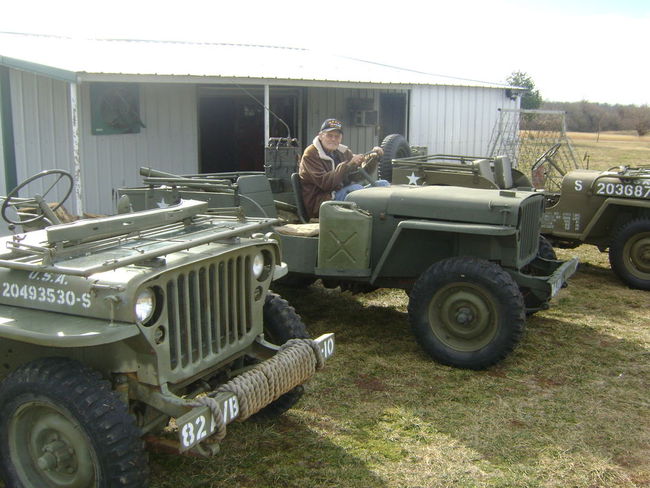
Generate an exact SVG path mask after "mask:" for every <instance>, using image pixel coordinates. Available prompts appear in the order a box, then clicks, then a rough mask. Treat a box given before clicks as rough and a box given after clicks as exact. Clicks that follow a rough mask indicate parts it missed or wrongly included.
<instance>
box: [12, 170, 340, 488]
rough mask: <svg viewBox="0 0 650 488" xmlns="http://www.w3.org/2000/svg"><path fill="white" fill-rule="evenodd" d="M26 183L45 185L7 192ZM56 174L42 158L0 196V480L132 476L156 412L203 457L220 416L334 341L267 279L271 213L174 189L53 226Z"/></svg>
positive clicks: (263, 393) (241, 407)
mask: <svg viewBox="0 0 650 488" xmlns="http://www.w3.org/2000/svg"><path fill="white" fill-rule="evenodd" d="M44 180H47V182H45V183H43V181H44ZM39 183H42V186H41V188H46V191H45V193H44V194H43V195H38V194H37V195H35V196H34V197H32V198H20V197H18V193H19V191H20V190H24V189H25V187H27V186H30V185H37V184H39ZM65 184H67V185H68V186H69V189H68V191H67V193H66V192H62V194H64V195H69V194H70V189H71V186H72V178H71V176H70V175H69V174H68V173H66V172H64V171H60V170H49V171H44V172H42V173H39V174H38V175H37V176H35V177H33V178H30V179H29V180H26V181H25V182H23V183H22V184H20V185H19V186H18V187H17V188H16V189H15V190H14V191H12V192H11V193H10V194H9V195H8V196H7V197H6V198H5V199H4V202H3V204H2V216H3V218H5V219H6V220H7V221H8V222H9V223H10V224H11V225H12V226H15V227H14V231H15V233H14V234H13V235H11V236H7V237H3V238H1V239H2V246H1V248H2V249H1V250H0V354H1V356H2V373H1V374H0V378H1V383H0V475H1V476H2V479H3V480H4V482H5V483H6V486H7V487H12V488H14V487H24V488H37V487H38V488H46V487H47V488H52V487H54V488H63V487H78V488H95V487H99V488H109V487H111V488H113V487H144V486H147V478H148V466H147V465H148V463H147V456H146V452H145V450H144V442H143V440H144V439H146V440H147V441H149V442H152V443H153V444H156V443H157V442H162V441H161V440H160V439H159V437H157V434H158V433H160V432H162V430H163V429H164V428H165V427H168V425H170V426H171V427H170V428H172V427H173V426H174V425H175V428H176V434H175V440H174V439H164V444H165V445H166V446H169V445H170V444H171V445H173V446H175V447H176V448H177V449H178V450H179V451H181V452H194V453H196V454H199V455H205V456H208V455H213V454H216V453H217V452H218V448H219V441H220V440H221V439H223V438H224V436H225V434H226V426H227V424H228V423H230V422H232V421H234V420H237V421H242V420H245V419H247V418H249V417H251V416H253V415H256V416H274V415H278V414H281V413H283V412H284V411H286V410H287V409H289V408H290V407H291V406H292V405H294V403H295V402H296V401H297V400H298V399H299V397H300V396H301V394H302V392H303V387H302V386H301V385H302V384H303V383H304V382H305V381H306V380H308V379H309V378H310V377H311V376H312V375H313V374H314V373H315V372H316V371H317V370H319V369H320V368H322V366H323V364H324V361H325V360H326V359H327V358H328V357H329V356H331V354H332V353H333V351H334V338H333V335H332V334H325V335H322V336H321V337H319V338H317V339H315V340H311V339H309V338H308V334H307V331H306V329H305V326H304V324H303V323H302V321H301V319H300V317H299V316H298V315H297V314H296V312H295V310H294V309H293V308H292V307H291V306H290V305H289V304H288V303H287V302H286V301H285V300H283V299H282V298H280V296H278V295H276V294H274V293H272V292H271V291H270V287H271V285H272V283H273V281H274V280H276V279H277V278H279V277H281V276H282V275H283V274H284V273H286V265H285V264H284V263H283V262H282V260H281V255H280V244H279V241H278V237H277V235H276V234H275V233H274V232H273V231H272V229H271V226H272V225H273V224H275V223H277V222H276V220H275V219H266V218H244V217H243V216H241V215H236V214H232V215H227V214H218V213H214V212H209V211H208V208H207V207H208V205H207V203H205V202H200V201H192V200H184V201H182V202H180V203H179V204H178V205H172V206H168V207H167V208H159V209H154V210H148V211H143V212H126V213H122V214H117V215H114V216H109V217H101V218H94V219H86V220H78V221H75V222H71V223H63V224H61V223H58V222H57V217H56V214H55V213H54V212H53V208H52V206H50V205H48V204H47V203H46V201H45V200H46V196H47V193H48V192H49V191H50V190H52V188H54V187H56V186H59V185H65ZM30 188H32V186H30ZM61 203H62V202H61ZM59 205H60V203H59V204H56V205H54V207H55V208H56V207H57V206H59ZM12 209H13V210H12ZM26 209H29V211H27V210H26ZM14 210H16V212H14ZM16 213H17V214H18V217H15V215H16ZM25 223H27V224H28V225H31V226H36V225H37V224H39V223H40V224H41V225H40V227H41V228H40V229H37V230H32V231H29V232H17V229H18V226H22V225H23V224H25ZM172 418H173V419H175V423H171V424H170V419H172ZM145 436H146V437H145Z"/></svg>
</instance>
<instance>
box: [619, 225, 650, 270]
mask: <svg viewBox="0 0 650 488" xmlns="http://www.w3.org/2000/svg"><path fill="white" fill-rule="evenodd" d="M623 256H624V260H623V262H624V265H625V268H626V269H627V270H628V271H629V272H630V273H632V274H633V275H634V276H636V277H638V278H640V279H643V280H650V232H641V233H639V234H636V235H634V236H632V237H631V238H630V239H628V241H627V242H626V243H625V247H624V248H623Z"/></svg>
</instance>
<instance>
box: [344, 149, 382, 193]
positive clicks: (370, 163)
mask: <svg viewBox="0 0 650 488" xmlns="http://www.w3.org/2000/svg"><path fill="white" fill-rule="evenodd" d="M378 161H379V159H378V156H377V153H374V152H371V153H368V154H365V159H364V160H363V163H361V166H358V167H357V169H355V170H354V171H353V172H351V173H350V176H360V177H361V179H363V180H364V181H366V182H367V183H368V184H369V185H371V186H374V185H375V183H377V180H376V179H375V178H373V177H372V176H371V175H370V173H368V171H367V170H366V168H374V165H376V163H377V162H378Z"/></svg>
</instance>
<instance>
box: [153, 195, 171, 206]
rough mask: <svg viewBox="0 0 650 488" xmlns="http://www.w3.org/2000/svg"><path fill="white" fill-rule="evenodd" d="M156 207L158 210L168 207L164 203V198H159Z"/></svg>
mask: <svg viewBox="0 0 650 488" xmlns="http://www.w3.org/2000/svg"><path fill="white" fill-rule="evenodd" d="M156 205H158V208H167V207H169V204H168V203H167V202H165V198H164V197H163V198H161V199H160V201H159V202H156Z"/></svg>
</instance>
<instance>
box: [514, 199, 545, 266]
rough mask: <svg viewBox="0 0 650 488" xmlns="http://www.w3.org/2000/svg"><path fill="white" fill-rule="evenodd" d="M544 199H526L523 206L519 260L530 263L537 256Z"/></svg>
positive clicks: (520, 219) (520, 223) (520, 221)
mask: <svg viewBox="0 0 650 488" xmlns="http://www.w3.org/2000/svg"><path fill="white" fill-rule="evenodd" d="M542 201H543V199H542V198H541V197H540V198H537V197H533V198H526V199H525V200H524V201H523V203H522V205H521V213H520V218H519V231H520V234H519V236H520V241H519V259H520V260H522V261H524V262H525V263H528V262H529V261H531V260H532V259H533V258H534V257H535V256H536V255H537V248H538V246H539V230H540V222H541V221H540V219H541V218H542V212H543V205H542Z"/></svg>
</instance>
